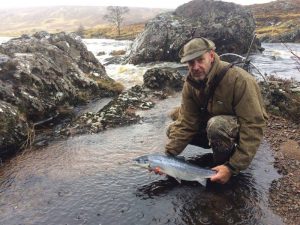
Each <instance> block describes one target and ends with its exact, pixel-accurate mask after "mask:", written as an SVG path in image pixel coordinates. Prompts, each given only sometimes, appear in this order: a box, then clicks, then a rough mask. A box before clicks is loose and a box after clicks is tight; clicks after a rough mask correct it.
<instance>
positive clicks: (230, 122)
mask: <svg viewBox="0 0 300 225" xmlns="http://www.w3.org/2000/svg"><path fill="white" fill-rule="evenodd" d="M238 129H239V125H238V122H237V118H236V117H235V116H228V115H221V116H214V117H212V118H210V119H209V120H208V122H207V128H206V130H207V136H208V139H214V138H222V137H224V138H225V139H227V138H236V137H237V135H238Z"/></svg>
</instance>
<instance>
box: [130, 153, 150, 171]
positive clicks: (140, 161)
mask: <svg viewBox="0 0 300 225" xmlns="http://www.w3.org/2000/svg"><path fill="white" fill-rule="evenodd" d="M133 161H134V162H135V164H136V165H138V166H141V167H144V168H149V167H150V162H149V158H148V156H146V155H144V156H140V157H138V158H136V159H134V160H133Z"/></svg>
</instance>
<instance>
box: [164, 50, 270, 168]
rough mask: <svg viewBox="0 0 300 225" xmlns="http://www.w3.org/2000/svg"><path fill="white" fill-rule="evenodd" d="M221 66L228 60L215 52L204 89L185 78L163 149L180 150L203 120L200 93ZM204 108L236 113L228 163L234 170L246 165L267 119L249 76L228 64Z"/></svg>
mask: <svg viewBox="0 0 300 225" xmlns="http://www.w3.org/2000/svg"><path fill="white" fill-rule="evenodd" d="M225 66H228V63H227V62H224V61H220V59H219V57H218V55H217V54H215V61H214V63H213V66H212V68H211V70H210V72H209V74H208V80H207V82H206V87H205V89H204V88H203V90H201V89H200V90H199V89H196V88H194V87H193V86H192V85H191V84H190V83H189V82H187V81H186V82H185V84H184V86H183V90H182V102H181V107H180V112H179V116H178V119H177V120H176V121H175V124H174V126H172V128H171V130H170V134H169V138H170V140H169V142H168V143H167V145H166V147H165V151H166V153H170V154H173V155H178V154H180V153H181V152H182V151H183V150H184V148H185V147H186V146H187V144H188V143H189V142H190V141H191V140H192V138H193V137H194V135H195V134H197V132H198V131H199V130H200V129H201V124H203V122H204V123H205V124H206V122H207V118H204V116H201V112H200V108H201V106H203V102H204V95H205V93H207V91H208V89H209V87H208V83H209V82H210V80H211V79H212V78H213V77H214V76H215V75H216V74H218V73H219V72H220V71H221V69H222V68H224V67H225ZM207 109H208V112H209V116H217V115H233V116H236V117H237V119H238V123H239V125H240V129H239V138H238V141H237V146H236V149H235V152H234V154H233V155H232V156H231V158H230V160H229V163H230V165H231V166H233V167H234V168H235V170H237V171H240V170H244V169H246V168H247V167H248V166H249V164H250V163H251V161H252V159H253V157H254V155H255V153H256V151H257V149H258V147H259V145H260V142H261V140H262V137H263V129H264V127H265V125H266V120H267V114H266V111H265V109H264V106H263V100H262V97H261V93H260V89H259V87H258V85H257V83H256V81H255V79H254V78H253V76H251V75H250V74H249V73H248V72H246V71H245V70H243V69H241V68H239V67H237V66H234V67H232V68H230V69H229V70H228V71H227V73H226V75H225V76H224V78H223V79H222V81H221V82H220V83H219V85H218V86H217V88H216V90H215V93H214V95H213V97H212V98H211V99H210V100H209V102H208V107H207Z"/></svg>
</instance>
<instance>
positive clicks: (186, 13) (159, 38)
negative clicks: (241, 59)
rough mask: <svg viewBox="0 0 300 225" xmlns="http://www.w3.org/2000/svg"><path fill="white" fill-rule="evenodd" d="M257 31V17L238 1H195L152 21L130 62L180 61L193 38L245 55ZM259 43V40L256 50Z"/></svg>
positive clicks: (134, 49) (139, 38)
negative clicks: (208, 41)
mask: <svg viewBox="0 0 300 225" xmlns="http://www.w3.org/2000/svg"><path fill="white" fill-rule="evenodd" d="M254 30H255V22H254V18H253V16H252V14H251V13H250V11H249V10H247V9H246V8H244V7H242V6H240V5H237V4H234V3H227V2H221V1H210V0H194V1H191V2H189V3H186V4H184V5H182V6H179V7H178V8H177V9H176V10H175V11H174V12H167V13H163V14H160V15H158V16H157V17H155V18H154V19H152V20H151V21H149V22H148V23H147V24H146V27H145V30H144V32H143V33H141V34H140V35H139V36H138V37H137V38H136V39H135V41H134V42H133V44H132V48H131V51H130V52H129V53H128V54H127V59H126V62H128V63H133V64H140V63H147V62H154V61H179V57H178V52H179V50H180V48H181V47H182V46H183V45H184V44H185V43H186V42H187V41H188V40H190V39H191V38H193V37H206V38H209V39H211V40H212V41H214V42H215V43H216V47H217V52H218V53H225V52H235V53H237V54H243V53H246V52H247V50H248V48H249V46H250V43H251V40H252V37H253V33H254ZM259 46H260V43H259V42H258V40H256V41H255V44H254V46H253V49H256V48H258V47H259Z"/></svg>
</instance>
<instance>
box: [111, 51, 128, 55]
mask: <svg viewBox="0 0 300 225" xmlns="http://www.w3.org/2000/svg"><path fill="white" fill-rule="evenodd" d="M125 53H126V51H125V50H114V51H112V52H111V53H109V54H110V55H112V56H118V55H124V54H125Z"/></svg>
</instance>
